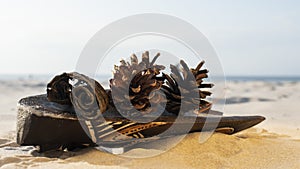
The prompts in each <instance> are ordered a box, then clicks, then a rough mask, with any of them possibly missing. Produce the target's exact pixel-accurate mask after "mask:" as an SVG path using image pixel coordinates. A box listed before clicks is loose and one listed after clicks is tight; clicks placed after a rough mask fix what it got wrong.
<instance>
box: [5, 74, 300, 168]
mask: <svg viewBox="0 0 300 169" xmlns="http://www.w3.org/2000/svg"><path fill="white" fill-rule="evenodd" d="M0 84H1V85H0V90H1V93H0V100H1V103H0V104H1V105H0V117H1V123H0V168H299V166H300V161H299V159H300V153H299V152H300V131H299V128H300V124H299V122H298V121H299V120H300V118H299V117H300V113H299V108H300V105H299V101H300V92H299V91H300V83H296V82H284V83H283V82H282V83H275V82H273V83H270V82H229V83H227V88H226V91H227V98H228V99H227V105H226V106H225V115H236V114H238V115H254V114H256V115H257V114H258V115H263V116H266V117H267V120H266V121H265V122H263V123H262V124H260V125H258V126H256V127H255V128H252V129H249V130H246V131H244V132H241V133H238V134H236V135H224V134H213V135H212V136H211V137H210V138H209V139H208V140H207V141H206V142H204V143H199V136H200V133H193V134H189V135H187V137H186V138H184V139H183V141H182V142H180V143H179V144H178V145H177V146H176V147H174V148H172V149H171V150H169V151H167V152H164V153H162V154H160V155H158V156H154V157H150V158H142V159H132V158H126V157H123V156H116V155H112V154H108V153H105V152H101V151H99V150H96V149H93V148H87V149H82V150H76V151H72V152H58V151H52V152H47V153H43V154H39V153H37V152H36V151H35V149H34V147H19V146H18V145H17V144H16V143H15V135H14V134H15V122H16V121H15V119H16V118H15V117H16V109H15V106H16V102H17V100H19V99H20V98H21V97H24V96H28V95H34V94H38V93H42V92H44V91H45V86H44V84H45V82H43V81H24V80H23V81H4V82H3V81H2V83H0ZM170 141H171V140H164V144H167V143H169V142H170ZM156 151H158V150H155V149H134V150H131V151H129V152H128V153H127V155H128V154H130V153H135V154H139V153H140V154H145V153H151V152H156ZM125 155H126V154H125Z"/></svg>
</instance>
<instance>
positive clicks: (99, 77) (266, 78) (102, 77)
mask: <svg viewBox="0 0 300 169" xmlns="http://www.w3.org/2000/svg"><path fill="white" fill-rule="evenodd" d="M54 76H55V74H0V80H2V81H3V80H4V81H7V80H24V81H26V80H41V81H50V80H51V79H52V78H53V77H54ZM94 78H95V79H96V80H97V81H99V82H104V81H108V80H109V79H110V78H112V75H96V76H95V77H94ZM222 79H226V81H237V82H239V81H242V82H247V81H265V82H299V81H300V76H231V75H229V76H225V77H223V78H222Z"/></svg>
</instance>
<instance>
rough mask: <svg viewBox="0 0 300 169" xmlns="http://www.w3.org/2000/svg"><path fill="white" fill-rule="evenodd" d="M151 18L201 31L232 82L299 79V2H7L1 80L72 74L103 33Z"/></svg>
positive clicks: (2, 12) (2, 9)
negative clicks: (165, 17)
mask: <svg viewBox="0 0 300 169" xmlns="http://www.w3.org/2000/svg"><path fill="white" fill-rule="evenodd" d="M149 12H150V13H163V14H169V15H173V16H176V17H179V18H181V19H184V20H186V21H187V22H189V23H191V24H192V25H194V26H195V27H197V28H198V29H199V30H200V31H201V32H202V33H203V34H204V35H205V36H207V38H208V39H209V40H210V42H211V43H212V44H213V46H214V47H215V49H216V51H217V52H218V55H219V58H220V61H221V63H222V65H223V69H224V72H225V74H226V75H272V76H283V75H289V76H300V66H299V65H300V22H299V21H300V1H296V0H295V1H291V0H286V1H279V0H264V1H261V0H256V1H255V0H248V1H230V0H227V1H221V0H220V1H197V0H195V1H192V0H190V1H174V0H151V1H141V0H136V1H135V0H126V1H123V0H119V1H116V0H107V1H83V0H82V1H74V0H73V1H61V0H58V1H55V0H51V1H32V0H27V1H13V0H12V1H10V0H6V1H5V0H1V1H0V57H1V62H0V74H19V73H26V74H27V73H31V74H47V73H50V74H53V73H60V72H62V71H72V70H74V68H75V65H76V62H77V59H78V57H79V55H80V52H81V50H82V49H83V47H84V45H85V44H86V43H87V41H88V40H89V39H90V38H91V37H92V36H93V35H94V34H95V33H96V32H97V31H98V30H100V29H101V28H102V27H104V26H105V25H107V24H109V23H111V22H113V21H116V20H118V19H121V18H122V17H125V16H130V15H133V14H139V13H149ZM137 26H138V25H137Z"/></svg>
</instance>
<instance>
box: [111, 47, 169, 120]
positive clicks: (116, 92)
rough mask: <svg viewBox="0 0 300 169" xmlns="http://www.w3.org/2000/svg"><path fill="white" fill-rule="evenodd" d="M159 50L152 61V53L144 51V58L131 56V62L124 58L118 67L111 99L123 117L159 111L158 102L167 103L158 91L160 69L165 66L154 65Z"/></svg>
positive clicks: (161, 81)
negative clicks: (150, 54)
mask: <svg viewBox="0 0 300 169" xmlns="http://www.w3.org/2000/svg"><path fill="white" fill-rule="evenodd" d="M159 55H160V54H159V53H158V54H157V55H156V56H155V57H154V58H153V60H152V61H151V62H150V61H149V52H148V51H146V52H145V53H143V54H142V61H141V62H138V59H137V56H136V55H135V54H133V55H132V56H131V58H130V59H131V63H129V62H127V63H126V62H125V61H124V60H121V61H120V63H121V65H120V66H115V67H114V69H115V71H114V74H113V79H111V80H110V88H111V90H112V100H113V102H114V105H116V106H117V108H118V110H119V111H120V112H121V114H122V115H124V116H141V115H145V114H149V113H150V112H156V111H157V108H158V107H159V104H163V103H165V102H166V100H165V98H164V97H162V95H161V94H160V93H159V91H160V88H161V86H162V84H163V78H162V77H159V76H158V75H159V74H160V71H161V70H163V69H165V67H164V66H162V65H156V64H154V63H155V61H156V59H157V58H158V57H159Z"/></svg>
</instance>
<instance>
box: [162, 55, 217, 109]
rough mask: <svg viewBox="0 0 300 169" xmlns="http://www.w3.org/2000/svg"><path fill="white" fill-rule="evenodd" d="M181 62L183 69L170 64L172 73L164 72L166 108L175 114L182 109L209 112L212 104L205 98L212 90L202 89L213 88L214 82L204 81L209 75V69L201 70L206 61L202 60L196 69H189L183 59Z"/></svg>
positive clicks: (163, 87) (163, 88)
mask: <svg viewBox="0 0 300 169" xmlns="http://www.w3.org/2000/svg"><path fill="white" fill-rule="evenodd" d="M180 64H181V66H182V69H181V71H180V70H178V68H177V67H176V66H174V65H170V68H171V72H172V73H171V75H170V76H169V75H167V74H163V77H164V78H165V79H166V84H165V85H163V86H162V90H163V91H164V92H165V94H166V97H167V100H168V102H167V106H166V110H167V111H168V112H170V113H175V114H178V113H179V111H180V110H181V111H184V112H187V111H190V110H193V111H194V112H196V113H197V114H198V113H202V112H208V110H210V108H211V106H212V104H211V103H210V102H208V101H206V100H204V99H205V98H206V97H207V96H210V95H211V92H209V91H205V90H202V89H203V88H212V87H213V84H204V83H203V79H204V78H207V77H208V75H207V73H208V70H207V69H203V70H200V69H201V67H202V66H203V64H204V61H202V62H200V63H199V64H198V66H197V67H196V68H195V69H189V68H188V66H187V64H186V63H185V62H184V61H183V60H181V61H180ZM181 105H183V106H181ZM195 106H197V107H195Z"/></svg>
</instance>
